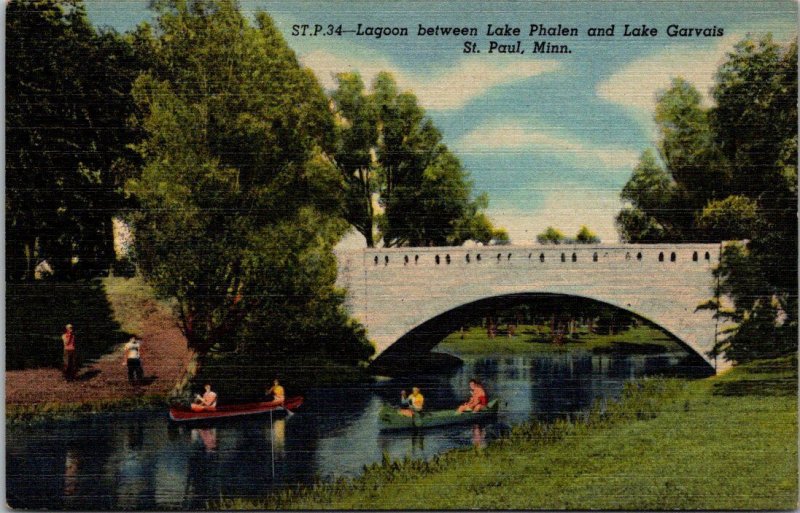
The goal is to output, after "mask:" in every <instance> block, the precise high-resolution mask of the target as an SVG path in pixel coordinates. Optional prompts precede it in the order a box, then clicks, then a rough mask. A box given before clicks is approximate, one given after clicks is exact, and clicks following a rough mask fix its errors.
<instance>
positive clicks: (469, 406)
mask: <svg viewBox="0 0 800 513" xmlns="http://www.w3.org/2000/svg"><path fill="white" fill-rule="evenodd" d="M469 389H470V391H471V392H472V395H470V398H469V401H467V402H465V403H464V404H462V405H461V406H459V407H458V409H457V410H456V412H458V413H464V412H465V411H471V412H473V413H477V412H479V411H481V410H482V409H484V408H485V407H486V405H487V404H488V403H489V398H488V397H487V396H486V390H485V389H484V388H483V385H482V384H481V382H480V381H478V380H476V379H471V380H469Z"/></svg>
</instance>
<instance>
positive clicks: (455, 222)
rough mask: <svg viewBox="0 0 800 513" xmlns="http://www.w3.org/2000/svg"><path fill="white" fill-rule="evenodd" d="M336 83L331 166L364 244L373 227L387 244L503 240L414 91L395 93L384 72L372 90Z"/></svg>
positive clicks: (341, 78) (349, 77)
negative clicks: (341, 179) (334, 167)
mask: <svg viewBox="0 0 800 513" xmlns="http://www.w3.org/2000/svg"><path fill="white" fill-rule="evenodd" d="M337 80H338V84H339V87H338V88H337V90H336V91H334V92H333V94H332V99H333V104H334V108H335V113H336V117H337V120H338V123H337V134H338V142H337V148H336V153H335V162H336V164H337V166H338V167H339V169H340V170H341V172H342V174H343V176H344V179H345V182H346V184H347V188H346V197H347V199H346V201H347V215H348V220H349V221H350V222H351V224H353V226H355V228H356V229H357V230H358V231H359V232H360V233H361V234H363V235H364V238H365V239H366V242H367V246H369V247H372V246H373V245H374V244H375V233H374V228H375V225H376V224H377V225H378V227H379V228H380V237H381V238H382V239H383V243H384V245H385V246H387V247H390V246H429V245H440V246H441V245H460V244H463V243H464V242H465V241H467V240H475V241H479V242H482V243H484V244H488V243H490V242H492V241H494V242H498V243H503V242H507V241H508V234H507V233H505V232H504V231H502V230H497V229H495V228H494V227H493V226H492V224H491V222H490V221H489V219H488V218H487V216H486V214H485V213H484V211H485V209H486V207H487V206H488V197H487V196H486V195H480V196H478V197H476V198H473V197H472V184H471V182H469V180H468V175H467V173H466V171H464V169H463V167H462V165H461V162H460V161H459V160H458V158H457V157H456V156H455V155H454V154H453V153H452V152H451V151H450V150H448V149H447V147H446V146H445V145H444V144H443V143H442V136H441V133H440V132H439V131H438V130H437V129H436V127H435V126H434V125H433V122H432V121H431V120H430V119H429V118H428V117H427V116H426V115H425V111H424V109H423V108H422V107H420V106H419V104H418V103H417V98H416V97H415V96H414V95H413V94H412V93H409V92H402V93H401V92H398V89H397V84H396V83H395V80H394V78H393V77H392V76H391V75H390V74H389V73H385V72H384V73H380V74H379V75H378V76H377V77H376V79H375V81H374V83H373V84H372V92H371V93H367V92H366V91H365V87H364V84H363V82H362V80H361V77H360V76H359V75H358V74H357V73H342V74H339V75H338V77H337ZM376 199H377V202H378V205H379V206H380V207H381V208H382V210H383V212H382V213H380V214H378V213H377V209H376V204H375V200H376Z"/></svg>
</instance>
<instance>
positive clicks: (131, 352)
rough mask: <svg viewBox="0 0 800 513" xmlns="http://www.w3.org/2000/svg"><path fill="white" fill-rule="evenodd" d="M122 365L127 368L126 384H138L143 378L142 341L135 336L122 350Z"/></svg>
mask: <svg viewBox="0 0 800 513" xmlns="http://www.w3.org/2000/svg"><path fill="white" fill-rule="evenodd" d="M122 365H127V366H128V382H129V383H130V384H131V385H134V384H138V383H140V382H141V381H142V379H143V378H144V369H143V368H142V341H141V340H139V339H138V338H136V337H135V336H133V337H131V339H130V340H129V341H128V343H127V344H125V348H124V349H123V359H122Z"/></svg>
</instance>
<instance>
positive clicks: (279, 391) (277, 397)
mask: <svg viewBox="0 0 800 513" xmlns="http://www.w3.org/2000/svg"><path fill="white" fill-rule="evenodd" d="M264 394H265V395H270V394H272V400H273V401H275V402H276V403H277V404H283V402H284V401H285V400H286V392H284V390H283V387H282V386H281V383H280V381H278V380H277V379H276V380H275V381H273V382H272V388H270V389H269V390H267V391H266V392H264Z"/></svg>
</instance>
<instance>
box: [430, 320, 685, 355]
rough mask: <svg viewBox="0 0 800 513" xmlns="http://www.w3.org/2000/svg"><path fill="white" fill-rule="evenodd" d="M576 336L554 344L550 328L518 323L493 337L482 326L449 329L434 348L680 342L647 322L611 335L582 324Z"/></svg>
mask: <svg viewBox="0 0 800 513" xmlns="http://www.w3.org/2000/svg"><path fill="white" fill-rule="evenodd" d="M578 337H579V338H578V339H577V340H574V339H571V338H564V341H563V343H561V344H554V343H553V342H552V340H551V338H550V330H549V328H547V327H542V326H538V327H537V326H528V325H521V326H518V327H517V331H516V335H514V336H513V337H508V336H506V335H505V334H503V335H498V336H496V337H495V338H491V339H490V338H489V337H488V336H487V335H486V329H485V328H469V329H467V330H465V331H464V338H463V339H462V338H461V333H460V332H455V333H451V334H450V335H449V336H448V337H447V338H445V339H444V340H443V341H442V342H441V343H440V344H439V345H438V346H436V349H435V350H437V351H442V352H445V353H449V354H453V355H455V356H459V357H468V356H474V355H485V354H487V353H489V352H491V353H493V354H521V353H535V352H559V351H571V350H574V349H584V350H587V351H593V352H597V353H600V352H610V351H616V352H620V353H624V352H652V353H658V352H670V351H680V350H681V348H680V345H679V344H678V343H677V342H675V341H674V340H673V339H671V338H670V337H669V336H668V335H666V334H665V333H664V332H662V331H660V330H658V329H655V328H653V327H650V326H645V325H642V326H637V327H634V328H631V329H629V330H626V331H623V332H622V333H617V334H615V335H603V334H598V333H589V332H588V331H587V330H586V329H585V328H584V329H582V330H579V331H578Z"/></svg>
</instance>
